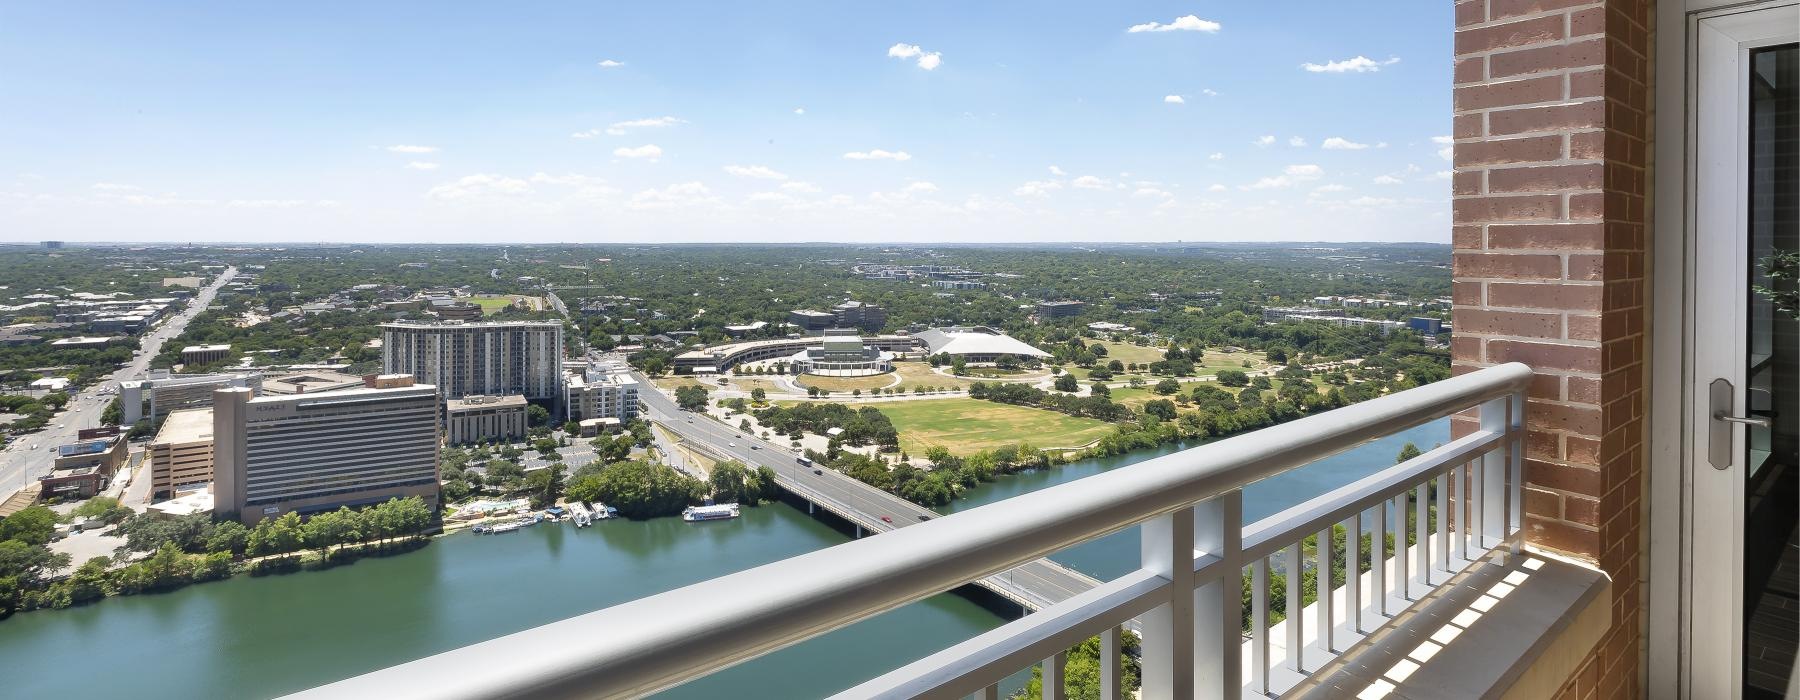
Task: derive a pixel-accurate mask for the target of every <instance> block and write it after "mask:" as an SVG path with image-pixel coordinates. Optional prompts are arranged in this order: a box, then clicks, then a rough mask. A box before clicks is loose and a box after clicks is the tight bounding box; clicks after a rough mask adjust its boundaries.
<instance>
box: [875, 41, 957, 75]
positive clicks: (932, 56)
mask: <svg viewBox="0 0 1800 700" xmlns="http://www.w3.org/2000/svg"><path fill="white" fill-rule="evenodd" d="M887 55H888V58H898V59H901V60H905V59H908V58H916V59H918V64H919V67H920V68H923V69H925V70H937V67H938V66H940V65H943V63H944V54H942V53H939V52H937V51H926V50H925V49H922V48H919V45H918V44H894V45H893V46H889V47H888V50H887Z"/></svg>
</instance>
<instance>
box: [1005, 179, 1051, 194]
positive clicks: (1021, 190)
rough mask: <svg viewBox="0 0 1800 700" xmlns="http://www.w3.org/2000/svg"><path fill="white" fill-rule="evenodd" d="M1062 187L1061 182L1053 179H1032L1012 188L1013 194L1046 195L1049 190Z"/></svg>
mask: <svg viewBox="0 0 1800 700" xmlns="http://www.w3.org/2000/svg"><path fill="white" fill-rule="evenodd" d="M1060 189H1062V183H1060V182H1057V181H1055V180H1032V181H1030V182H1027V183H1025V184H1023V185H1019V186H1018V187H1015V188H1013V194H1015V195H1018V196H1020V197H1048V196H1050V191H1051V190H1060Z"/></svg>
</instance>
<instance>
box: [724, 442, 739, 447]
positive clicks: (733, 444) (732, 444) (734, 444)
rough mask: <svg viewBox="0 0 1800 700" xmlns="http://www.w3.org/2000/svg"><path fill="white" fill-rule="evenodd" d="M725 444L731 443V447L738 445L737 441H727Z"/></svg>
mask: <svg viewBox="0 0 1800 700" xmlns="http://www.w3.org/2000/svg"><path fill="white" fill-rule="evenodd" d="M725 444H726V445H729V446H731V447H737V443H735V442H727V443H725Z"/></svg>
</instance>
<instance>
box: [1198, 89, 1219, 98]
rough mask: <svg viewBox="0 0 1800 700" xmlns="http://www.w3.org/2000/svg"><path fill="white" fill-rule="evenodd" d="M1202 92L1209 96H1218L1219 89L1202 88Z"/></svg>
mask: <svg viewBox="0 0 1800 700" xmlns="http://www.w3.org/2000/svg"><path fill="white" fill-rule="evenodd" d="M1200 94H1202V95H1205V96H1207V97H1218V96H1219V91H1217V90H1214V89H1212V88H1202V89H1201V90H1200Z"/></svg>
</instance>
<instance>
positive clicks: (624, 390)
mask: <svg viewBox="0 0 1800 700" xmlns="http://www.w3.org/2000/svg"><path fill="white" fill-rule="evenodd" d="M567 386H568V389H567V396H566V397H565V399H564V401H563V407H564V410H565V416H564V420H572V421H575V422H577V423H584V424H585V423H586V422H587V421H590V420H595V419H601V418H612V419H616V420H617V421H619V422H620V423H621V424H622V423H624V422H626V421H630V420H631V419H633V418H636V417H637V414H638V383H637V380H636V379H633V378H632V377H631V372H630V368H629V367H627V366H625V365H624V364H623V363H613V362H601V363H595V364H593V365H590V366H588V367H587V368H586V369H584V370H582V371H581V372H580V373H570V374H569V376H568V377H567Z"/></svg>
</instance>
